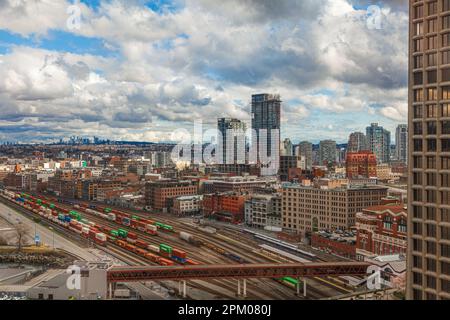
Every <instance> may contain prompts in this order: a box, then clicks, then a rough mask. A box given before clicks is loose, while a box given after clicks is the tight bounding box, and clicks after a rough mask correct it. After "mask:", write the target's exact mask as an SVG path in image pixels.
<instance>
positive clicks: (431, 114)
mask: <svg viewBox="0 0 450 320" xmlns="http://www.w3.org/2000/svg"><path fill="white" fill-rule="evenodd" d="M439 109H440V112H439ZM423 111H424V107H423V106H422V105H416V106H414V107H413V117H414V119H421V118H423V117H424V112H423ZM425 111H426V112H425V115H426V117H427V118H437V117H438V116H441V117H444V118H445V117H450V104H449V103H442V104H440V105H439V108H438V105H437V104H429V105H426V106H425Z"/></svg>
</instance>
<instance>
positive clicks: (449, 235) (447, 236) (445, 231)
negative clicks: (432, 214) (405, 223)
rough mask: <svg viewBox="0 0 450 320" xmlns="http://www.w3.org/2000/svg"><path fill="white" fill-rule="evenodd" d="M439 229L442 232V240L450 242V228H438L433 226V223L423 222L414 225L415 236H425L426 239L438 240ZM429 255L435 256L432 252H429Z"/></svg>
mask: <svg viewBox="0 0 450 320" xmlns="http://www.w3.org/2000/svg"><path fill="white" fill-rule="evenodd" d="M438 228H439V229H440V231H441V232H440V233H441V239H444V240H450V227H438V226H437V225H435V224H431V223H426V224H423V223H421V222H414V223H413V233H414V235H419V236H423V235H424V236H426V237H431V238H436V237H437V230H438ZM424 231H425V233H424ZM428 243H431V244H435V242H428ZM428 253H431V254H433V253H432V252H428ZM434 254H435V253H434Z"/></svg>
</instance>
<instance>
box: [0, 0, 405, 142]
mask: <svg viewBox="0 0 450 320" xmlns="http://www.w3.org/2000/svg"><path fill="white" fill-rule="evenodd" d="M155 3H156V4H155ZM70 4H71V2H70V3H69V2H66V1H61V2H58V4H51V3H48V2H40V1H35V2H33V3H22V2H6V3H5V4H4V5H3V6H2V7H0V17H2V19H0V20H1V21H2V22H0V40H1V41H0V61H1V63H0V74H1V76H2V77H1V78H2V81H0V103H1V104H2V106H3V107H2V108H1V110H0V112H1V113H0V115H1V118H2V120H1V123H0V124H1V125H0V128H1V131H0V140H1V141H19V142H41V141H42V142H50V141H55V140H58V139H59V138H61V137H68V136H73V135H77V136H100V137H102V138H108V139H112V140H128V141H150V142H169V141H170V140H171V138H172V137H171V133H172V131H173V129H174V128H178V127H183V128H186V129H187V130H190V128H191V127H192V126H193V121H194V120H199V119H202V120H203V121H204V122H205V123H206V122H208V123H207V124H208V125H211V127H213V126H214V122H215V121H211V123H209V121H210V119H214V120H215V119H217V118H221V117H231V118H237V119H240V120H243V121H249V120H250V113H251V111H250V104H251V101H250V96H251V95H252V94H256V93H259V92H271V93H277V94H280V95H281V96H282V97H283V101H284V102H283V105H282V111H281V115H282V119H281V121H282V125H281V127H282V131H281V138H282V139H284V138H287V137H290V138H291V140H293V141H294V142H299V141H302V140H310V141H312V142H314V143H317V142H319V141H320V140H325V139H329V138H332V139H334V140H336V141H337V142H338V143H340V142H346V141H347V139H348V134H349V133H350V132H354V131H361V130H363V128H364V126H365V125H367V124H368V123H371V122H379V123H380V124H382V125H383V126H384V127H386V128H387V129H388V130H389V131H391V132H395V128H396V126H397V124H399V123H405V122H406V113H407V112H406V111H407V105H406V101H407V73H406V72H405V71H404V70H406V65H407V54H406V52H407V50H406V48H407V41H405V40H404V39H406V37H407V28H406V20H407V5H406V3H405V2H404V1H395V2H393V1H378V2H377V5H378V6H379V8H380V10H381V14H382V15H381V18H382V19H381V25H380V26H379V27H380V28H378V27H376V28H371V27H370V26H368V19H369V14H368V12H367V8H368V5H369V4H368V3H367V2H366V1H350V0H339V1H332V2H331V1H302V2H301V3H299V2H298V1H292V2H291V1H285V2H283V4H280V5H278V6H275V7H274V6H272V5H271V4H270V3H265V2H259V3H258V2H252V1H249V2H246V3H237V2H236V3H234V4H231V3H227V4H222V5H219V6H216V7H215V6H213V5H212V4H211V3H210V1H205V0H195V1H194V0H190V1H174V2H169V1H162V2H152V3H151V4H150V3H149V2H144V1H139V2H132V3H129V2H127V3H126V4H125V2H123V1H114V2H108V3H106V2H102V1H94V2H93V1H81V2H80V3H79V4H77V6H78V7H79V8H80V10H81V21H80V25H79V28H78V27H76V26H75V27H74V26H73V25H72V27H73V28H69V27H68V20H67V19H68V17H70V15H69V14H67V13H66V11H67V8H68V7H69V5H70ZM20 6H23V7H20ZM252 6H253V7H254V8H255V9H257V10H251V9H252ZM236 8H237V9H238V10H239V13H240V15H237V16H236V15H235V14H234V11H233V9H236ZM324 8H327V9H326V10H325V9H324ZM19 11H20V12H24V13H25V14H20V15H19V14H15V13H16V12H19ZM122 15H127V17H126V18H125V17H124V16H122ZM206 15H207V16H208V17H209V18H208V19H206V18H205V19H203V18H202V19H198V17H204V16H206ZM194 16H195V17H197V19H193V17H194ZM231 16H233V18H232V19H231V18H230V17H231ZM6 17H7V18H6ZM31 17H33V18H37V19H31ZM41 18H42V19H41ZM122 18H123V19H122ZM35 21H45V22H44V23H41V24H38V25H37V24H36V22H35ZM70 21H72V20H70ZM101 21H105V25H102V23H101ZM318 21H319V22H320V23H318ZM72 22H73V21H72ZM75 22H76V21H75ZM137 25H139V26H140V28H135V27H136V26H137ZM186 25H189V27H185V26H186ZM331 25H334V26H335V25H339V28H338V30H336V31H335V32H339V33H340V42H337V41H336V40H335V39H336V37H335V36H336V34H335V33H334V31H333V32H331V33H330V32H329V30H333V28H330V26H331ZM324 28H325V30H328V31H327V32H322V31H324ZM142 30H143V31H142ZM200 30H202V31H200ZM350 30H352V31H351V32H350ZM354 30H356V31H357V32H358V36H357V37H355V36H354V34H353V33H354V32H355V31H354ZM147 31H149V32H147ZM150 31H151V32H150ZM275 31H276V32H275ZM249 34H251V35H252V36H251V37H249V36H248V35H249ZM369 39H374V40H375V41H373V43H372V42H370V43H369ZM306 43H308V49H307V50H306V47H305V46H306ZM363 47H364V48H366V47H367V50H369V52H365V51H364V52H362V51H361V50H362V49H361V48H363ZM364 50H366V49H364ZM386 50H389V51H390V52H391V56H394V57H396V58H395V59H389V58H388V56H386V55H385V54H384V53H385V51H386ZM392 51H393V52H392ZM225 52H226V53H227V54H224V53H225ZM261 52H262V54H261ZM230 53H231V54H230ZM256 53H258V55H256ZM367 54H369V55H370V56H372V57H374V58H373V59H369V60H367V59H366V58H365V57H366V56H367ZM336 57H340V59H336ZM338 60H339V61H340V63H339V64H336V63H335V62H336V61H338ZM292 61H295V64H294V65H292Z"/></svg>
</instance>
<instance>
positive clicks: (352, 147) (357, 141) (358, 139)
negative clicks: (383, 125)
mask: <svg viewBox="0 0 450 320" xmlns="http://www.w3.org/2000/svg"><path fill="white" fill-rule="evenodd" d="M368 150H369V146H368V144H367V138H366V135H365V134H364V133H362V132H353V133H351V134H350V136H349V138H348V146H347V152H360V151H368Z"/></svg>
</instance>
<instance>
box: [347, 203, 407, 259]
mask: <svg viewBox="0 0 450 320" xmlns="http://www.w3.org/2000/svg"><path fill="white" fill-rule="evenodd" d="M406 221H407V211H406V208H405V207H404V205H398V204H395V205H381V206H375V207H370V208H367V209H363V211H362V212H359V213H357V214H356V231H357V235H356V248H357V256H360V257H361V256H367V255H369V254H376V255H392V254H406V245H407V240H406V237H407V234H406V233H407V231H406V225H407V222H406Z"/></svg>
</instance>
